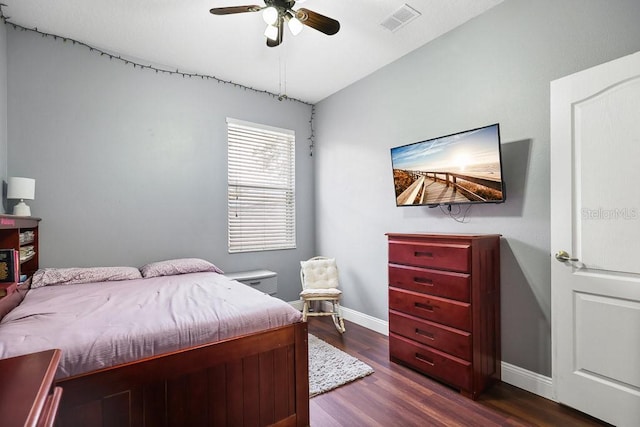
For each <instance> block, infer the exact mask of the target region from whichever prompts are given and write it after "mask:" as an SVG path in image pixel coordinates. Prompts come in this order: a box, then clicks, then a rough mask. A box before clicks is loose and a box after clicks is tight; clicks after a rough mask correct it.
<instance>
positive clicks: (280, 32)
mask: <svg viewBox="0 0 640 427" xmlns="http://www.w3.org/2000/svg"><path fill="white" fill-rule="evenodd" d="M283 37H284V25H282V19H280V20H279V21H278V38H277V39H275V40H271V39H270V38H269V37H267V46H269V47H276V46H278V45H279V44H280V43H282V38H283Z"/></svg>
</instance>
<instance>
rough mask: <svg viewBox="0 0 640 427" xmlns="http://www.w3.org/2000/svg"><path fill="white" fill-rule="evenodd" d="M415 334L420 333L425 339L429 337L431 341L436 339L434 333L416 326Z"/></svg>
mask: <svg viewBox="0 0 640 427" xmlns="http://www.w3.org/2000/svg"><path fill="white" fill-rule="evenodd" d="M416 335H421V336H423V337H425V338H427V339H430V340H432V341H435V340H436V337H435V335H433V334H432V333H431V332H427V331H423V330H422V329H418V328H416Z"/></svg>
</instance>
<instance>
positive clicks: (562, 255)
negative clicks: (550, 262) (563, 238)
mask: <svg viewBox="0 0 640 427" xmlns="http://www.w3.org/2000/svg"><path fill="white" fill-rule="evenodd" d="M556 259H557V260H558V261H560V262H567V261H578V258H571V255H569V253H568V252H567V251H559V252H558V253H557V254H556Z"/></svg>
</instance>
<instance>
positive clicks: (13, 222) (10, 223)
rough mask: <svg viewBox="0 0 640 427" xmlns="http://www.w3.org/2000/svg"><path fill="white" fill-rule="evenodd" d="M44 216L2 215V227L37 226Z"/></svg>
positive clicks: (0, 223) (0, 220)
mask: <svg viewBox="0 0 640 427" xmlns="http://www.w3.org/2000/svg"><path fill="white" fill-rule="evenodd" d="M40 221H42V218H36V217H35V216H16V215H6V214H4V215H0V229H10V228H31V227H36V226H37V225H38V222H40Z"/></svg>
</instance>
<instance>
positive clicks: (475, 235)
mask: <svg viewBox="0 0 640 427" xmlns="http://www.w3.org/2000/svg"><path fill="white" fill-rule="evenodd" d="M385 235H387V236H389V237H391V238H397V237H400V238H420V239H424V238H437V239H451V240H456V239H464V240H469V239H486V238H487V237H501V236H502V234H480V233H456V234H449V233H419V232H418V233H385Z"/></svg>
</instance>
